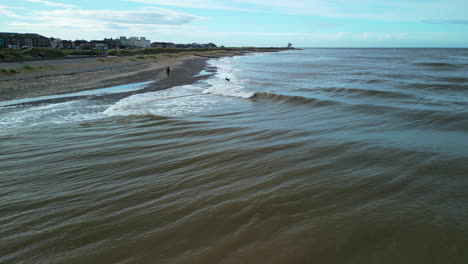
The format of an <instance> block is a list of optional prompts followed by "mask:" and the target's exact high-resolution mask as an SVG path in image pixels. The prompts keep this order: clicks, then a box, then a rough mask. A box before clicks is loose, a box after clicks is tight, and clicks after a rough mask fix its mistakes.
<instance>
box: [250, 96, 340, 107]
mask: <svg viewBox="0 0 468 264" xmlns="http://www.w3.org/2000/svg"><path fill="white" fill-rule="evenodd" d="M250 99H252V100H254V101H258V102H261V101H273V102H277V103H285V104H294V105H310V106H314V107H321V106H331V105H336V104H339V102H336V101H331V100H321V99H317V98H308V97H303V96H290V95H282V94H275V93H264V92H259V93H255V94H254V95H253V96H252V97H250Z"/></svg>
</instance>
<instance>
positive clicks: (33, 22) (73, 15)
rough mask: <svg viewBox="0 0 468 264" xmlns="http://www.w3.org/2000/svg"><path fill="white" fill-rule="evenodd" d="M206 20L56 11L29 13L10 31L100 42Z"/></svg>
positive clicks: (171, 14) (167, 14) (156, 12)
mask: <svg viewBox="0 0 468 264" xmlns="http://www.w3.org/2000/svg"><path fill="white" fill-rule="evenodd" d="M204 19H206V18H204V17H200V16H194V15H191V14H186V13H182V12H176V11H172V10H168V9H162V8H149V9H148V8H147V9H146V10H82V9H60V10H51V11H45V10H43V11H33V12H31V13H30V14H29V16H28V20H27V21H25V20H23V21H11V22H9V23H8V26H9V27H10V28H12V29H14V30H19V31H30V28H34V31H36V32H40V33H41V34H44V35H48V36H59V37H61V38H84V39H90V38H102V37H103V36H116V35H122V34H148V33H149V32H156V31H161V30H167V31H171V30H172V31H174V30H177V29H181V28H184V29H186V26H187V25H189V24H191V23H193V22H197V21H201V20H204Z"/></svg>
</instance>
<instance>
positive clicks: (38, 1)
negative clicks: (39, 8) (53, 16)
mask: <svg viewBox="0 0 468 264" xmlns="http://www.w3.org/2000/svg"><path fill="white" fill-rule="evenodd" d="M26 1H28V2H32V3H40V4H44V5H46V6H55V7H63V8H74V7H76V6H75V5H70V4H63V3H57V2H50V1H45V0H26Z"/></svg>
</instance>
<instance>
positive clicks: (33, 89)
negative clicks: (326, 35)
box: [0, 50, 279, 102]
mask: <svg viewBox="0 0 468 264" xmlns="http://www.w3.org/2000/svg"><path fill="white" fill-rule="evenodd" d="M278 51H279V50H275V51H270V52H278ZM256 52H259V51H227V52H226V51H223V52H217V53H208V54H203V52H200V54H197V55H192V54H158V55H145V56H134V57H90V58H77V59H73V60H70V59H65V60H56V59H55V60H42V61H34V62H28V63H25V62H10V63H3V64H1V65H0V69H1V68H8V67H9V68H13V67H14V68H16V69H18V71H19V73H17V74H14V75H11V74H5V73H3V74H0V102H2V101H10V100H18V99H24V98H35V97H41V96H50V95H59V94H68V93H75V92H81V91H86V90H94V89H101V88H107V87H113V86H118V85H125V84H133V83H138V82H147V81H154V82H152V83H151V84H149V85H147V86H146V87H145V88H143V89H141V90H139V91H138V92H135V91H134V92H127V93H125V92H124V93H122V94H121V95H125V96H128V95H131V94H135V93H142V92H148V91H157V90H163V89H168V88H171V87H175V86H180V85H188V84H192V83H195V82H197V81H199V80H201V79H204V78H207V76H196V75H197V74H198V73H200V72H201V71H202V70H204V69H206V66H207V61H208V60H209V59H214V58H222V57H232V56H242V55H246V54H250V53H256ZM263 52H268V51H263ZM166 67H170V68H171V69H172V71H171V74H170V77H169V78H168V77H167V76H166V72H165V69H166ZM118 95H119V94H115V95H109V96H113V97H117V96H118ZM47 101H49V100H47ZM52 101H57V99H52ZM61 101H64V99H62V100H61ZM40 102H44V101H40Z"/></svg>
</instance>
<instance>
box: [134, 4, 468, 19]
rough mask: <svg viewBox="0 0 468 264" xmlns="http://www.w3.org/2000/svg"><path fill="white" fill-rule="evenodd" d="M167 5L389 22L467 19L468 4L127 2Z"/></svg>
mask: <svg viewBox="0 0 468 264" xmlns="http://www.w3.org/2000/svg"><path fill="white" fill-rule="evenodd" d="M126 1H129V2H139V3H146V4H154V5H163V6H175V7H184V8H197V9H220V10H240V11H250V12H264V13H281V14H290V15H307V16H318V17H329V18H353V19H368V20H387V21H419V20H422V19H452V20H463V19H466V11H465V10H467V9H468V1H466V0H451V1H450V4H448V3H447V1H446V0H431V1H417V2H415V1H407V0H393V1H384V0H287V1H286V0H217V1H215V0H177V1H167V0H126Z"/></svg>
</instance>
